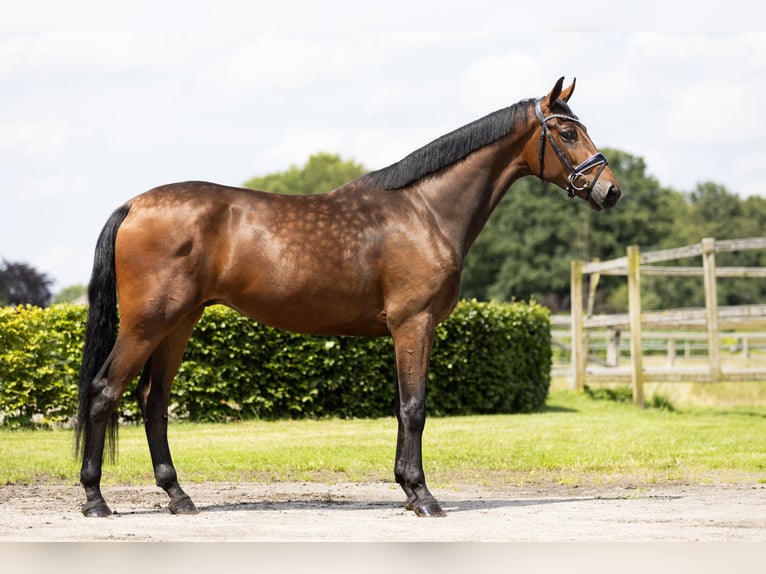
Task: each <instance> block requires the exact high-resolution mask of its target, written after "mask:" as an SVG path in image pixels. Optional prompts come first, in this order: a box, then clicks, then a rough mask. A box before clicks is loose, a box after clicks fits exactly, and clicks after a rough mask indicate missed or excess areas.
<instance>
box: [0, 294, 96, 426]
mask: <svg viewBox="0 0 766 574" xmlns="http://www.w3.org/2000/svg"><path fill="white" fill-rule="evenodd" d="M86 312H87V311H86V308H85V307H84V306H74V305H54V306H52V307H50V308H48V309H41V308H39V307H31V306H24V307H22V306H19V307H5V308H0V414H1V415H3V416H2V419H3V422H4V424H6V425H8V426H25V425H29V424H30V423H32V422H34V423H36V424H56V423H63V422H67V421H68V420H69V418H70V416H71V415H72V414H73V413H74V410H75V405H76V402H77V374H78V370H79V364H80V355H81V354H82V334H83V332H84V330H85V317H86Z"/></svg>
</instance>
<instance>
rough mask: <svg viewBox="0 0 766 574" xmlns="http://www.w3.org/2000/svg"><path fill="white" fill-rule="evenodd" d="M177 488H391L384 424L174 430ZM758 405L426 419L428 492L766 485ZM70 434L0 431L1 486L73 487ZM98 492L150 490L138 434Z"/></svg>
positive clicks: (568, 399) (570, 406) (555, 406)
mask: <svg viewBox="0 0 766 574" xmlns="http://www.w3.org/2000/svg"><path fill="white" fill-rule="evenodd" d="M169 434H170V444H171V450H172V451H173V453H174V460H175V462H176V467H177V469H178V471H179V475H180V478H181V481H182V482H193V481H248V480H301V481H330V482H334V481H335V482H340V481H364V480H374V481H377V480H392V479H393V476H392V474H393V473H392V470H391V469H392V466H393V458H394V448H395V440H396V423H395V420H394V419H393V418H386V419H374V420H334V419H333V420H319V421H315V420H308V421H276V422H261V421H250V422H244V423H235V424H205V425H202V424H190V423H175V424H172V425H171V427H170V431H169ZM764 437H766V407H731V408H726V409H721V408H689V409H683V410H681V411H676V412H668V411H662V410H655V409H647V410H641V409H636V408H634V407H633V406H631V405H629V404H621V403H616V402H612V401H602V400H593V399H589V398H588V397H586V396H584V395H578V394H573V393H569V392H565V391H555V392H553V393H552V394H551V396H550V398H549V400H548V406H547V408H546V410H545V411H544V412H540V413H534V414H528V415H493V416H475V417H450V418H435V417H431V418H429V419H428V422H427V424H426V432H425V436H424V447H423V448H424V465H425V469H426V473H427V476H428V477H429V480H430V483H431V484H432V486H439V485H442V486H443V485H450V484H453V485H459V484H489V485H493V484H494V485H497V484H501V483H512V484H530V483H546V482H556V483H561V484H601V483H613V482H617V483H635V484H651V483H658V482H667V481H689V482H719V481H721V482H766V440H765V438H764ZM72 443H73V437H72V432H71V431H61V430H58V431H9V430H2V431H0V484H10V483H32V482H45V483H65V484H73V483H76V482H77V480H78V472H79V465H78V463H77V461H76V460H75V459H74V457H73V454H72V453H73V447H72ZM103 479H104V482H105V483H107V484H113V483H123V484H147V483H152V482H153V477H152V474H151V463H150V459H149V454H148V448H147V446H146V439H145V437H144V433H143V429H142V428H140V427H125V428H122V429H121V430H120V443H119V458H118V461H117V463H116V464H114V465H106V466H105V467H104V477H103Z"/></svg>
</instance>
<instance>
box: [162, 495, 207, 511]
mask: <svg viewBox="0 0 766 574" xmlns="http://www.w3.org/2000/svg"><path fill="white" fill-rule="evenodd" d="M168 510H169V511H170V512H171V513H172V514H199V510H198V509H197V507H196V506H195V505H194V503H193V502H192V499H191V498H189V497H188V496H184V497H183V498H179V499H178V500H171V501H170V504H168Z"/></svg>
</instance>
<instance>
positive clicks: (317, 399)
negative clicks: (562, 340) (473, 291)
mask: <svg viewBox="0 0 766 574" xmlns="http://www.w3.org/2000/svg"><path fill="white" fill-rule="evenodd" d="M86 314H87V308H86V307H84V306H75V305H54V306H52V307H50V308H47V309H40V308H35V307H15V308H13V307H8V308H0V418H2V422H3V424H4V425H5V426H11V427H17V426H29V425H31V424H38V425H39V424H42V425H56V424H68V423H70V422H71V418H72V417H73V416H74V414H75V411H76V403H77V400H76V398H77V371H78V369H79V363H80V360H81V353H82V338H83V333H84V326H85V318H86ZM550 367H551V336H550V316H549V312H548V310H547V309H545V308H544V307H541V306H539V305H537V304H535V303H531V304H527V303H509V304H497V303H479V302H476V301H462V302H460V303H459V304H458V306H457V308H456V309H455V311H454V312H453V314H452V315H451V316H450V317H449V318H448V319H447V320H445V321H444V322H443V323H441V324H440V325H439V326H438V327H437V330H436V336H435V341H434V348H433V353H432V356H431V368H430V371H429V375H428V405H427V408H428V413H429V414H430V415H437V416H443V415H457V414H479V413H518V412H529V411H533V410H536V409H539V408H540V407H542V406H543V405H544V403H545V398H546V396H547V394H548V387H549V384H550ZM394 376H395V375H394V353H393V345H392V344H391V340H390V338H378V339H364V338H356V337H312V336H305V335H298V334H294V333H288V332H284V331H278V330H276V329H272V328H270V327H267V326H265V325H262V324H259V323H255V322H253V321H251V320H249V319H247V318H245V317H243V316H242V315H239V314H238V313H236V312H235V311H232V310H231V309H228V308H226V307H220V306H214V307H210V308H208V309H207V310H206V311H205V314H204V315H203V317H202V320H201V321H200V322H199V324H198V325H197V327H196V329H195V331H194V334H193V336H192V338H191V340H190V341H189V345H188V347H187V349H186V354H185V356H184V363H183V364H182V366H181V369H180V371H179V373H178V376H177V377H176V380H175V383H174V387H173V393H172V395H171V416H172V417H174V418H178V419H187V420H192V421H228V420H235V419H248V418H255V417H257V418H264V419H275V418H303V417H327V416H335V417H344V418H348V417H379V416H390V415H392V414H393V412H394V410H393V409H394V400H395V399H394V397H395V388H394V383H393V381H394ZM133 389H134V386H133V387H131V388H130V389H129V390H128V393H126V395H127V394H130V395H131V396H130V397H125V398H123V400H122V401H121V403H120V414H121V417H122V418H123V419H124V420H126V421H135V420H137V418H138V417H137V411H138V407H137V404H136V402H135V400H133V399H132V390H133Z"/></svg>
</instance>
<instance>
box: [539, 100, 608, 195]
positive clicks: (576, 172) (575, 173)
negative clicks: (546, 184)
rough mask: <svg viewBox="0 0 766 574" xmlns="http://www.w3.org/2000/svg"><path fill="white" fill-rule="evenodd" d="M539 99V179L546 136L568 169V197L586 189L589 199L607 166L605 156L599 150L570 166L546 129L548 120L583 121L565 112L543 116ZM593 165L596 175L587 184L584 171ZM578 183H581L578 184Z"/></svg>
mask: <svg viewBox="0 0 766 574" xmlns="http://www.w3.org/2000/svg"><path fill="white" fill-rule="evenodd" d="M541 101H542V98H540V99H537V100H535V115H536V116H537V121H538V122H540V152H539V154H540V179H543V170H544V167H545V140H546V138H547V139H548V141H550V142H551V147H552V148H553V151H555V152H556V155H557V156H559V160H561V163H562V164H563V165H564V166H565V167H566V168H567V169H568V170H569V177H568V180H569V185H567V195H568V196H569V197H574V196H575V191H584V190H585V191H587V196H586V199H589V198H590V195H591V193H593V188H594V186H595V185H596V182H597V181H598V178H599V177H600V176H601V172H603V171H604V168H605V167H606V166H607V161H606V157H605V156H604V154H602V153H601V152H596V153H594V154H593V155H592V156H590V157H589V158H588V159H586V160H585V161H584V162H582V163H581V164H579V165H577V166H572V164H571V163H570V161H569V160H568V159H567V156H566V154H564V150H562V149H561V147H559V145H558V144H557V143H556V140H554V139H553V134H552V133H551V130H549V129H548V121H549V120H552V119H562V120H567V121H570V122H575V123H576V124H579V125H581V126H582V125H583V123H582V122H581V121H580V120H578V119H577V118H576V117H574V116H568V115H565V114H551V115H549V116H547V117H545V116H543V109H542V106H541V105H540V102H541ZM595 167H598V171H597V172H596V177H594V178H593V181H592V182H591V183H590V184H588V180H587V178H586V177H585V173H586V172H587V171H588V170H590V169H593V168H595ZM543 181H544V180H543ZM578 183H579V184H581V185H578Z"/></svg>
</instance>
